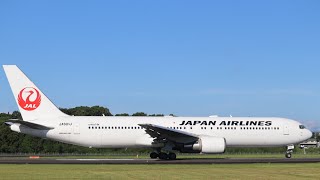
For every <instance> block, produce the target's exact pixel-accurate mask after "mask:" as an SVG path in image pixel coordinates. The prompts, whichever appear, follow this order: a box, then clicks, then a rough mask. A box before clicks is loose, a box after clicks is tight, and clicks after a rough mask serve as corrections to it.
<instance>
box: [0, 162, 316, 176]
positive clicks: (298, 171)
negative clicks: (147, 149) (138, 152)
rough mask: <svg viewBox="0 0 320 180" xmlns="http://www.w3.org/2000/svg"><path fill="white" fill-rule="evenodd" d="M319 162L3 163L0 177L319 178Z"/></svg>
mask: <svg viewBox="0 0 320 180" xmlns="http://www.w3.org/2000/svg"><path fill="white" fill-rule="evenodd" d="M319 169H320V163H315V164H244V165H28V164H26V165H9V164H3V165H0V179H213V178H214V179H246V180H248V179H319V176H320V172H319Z"/></svg>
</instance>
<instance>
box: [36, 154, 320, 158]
mask: <svg viewBox="0 0 320 180" xmlns="http://www.w3.org/2000/svg"><path fill="white" fill-rule="evenodd" d="M41 158H51V159H52V158H54V159H57V158H59V159H61V158H63V159H65V158H70V159H93V158H95V159H147V158H149V155H148V154H143V155H138V156H137V155H125V154H123V155H103V156H102V155H101V156H93V155H90V156H52V157H41ZM177 158H179V159H192V158H284V153H282V154H281V153H279V154H273V153H270V154H260V153H256V154H255V153H254V154H247V153H243V154H177ZM293 158H320V154H311V153H309V154H300V153H297V154H295V153H294V154H293Z"/></svg>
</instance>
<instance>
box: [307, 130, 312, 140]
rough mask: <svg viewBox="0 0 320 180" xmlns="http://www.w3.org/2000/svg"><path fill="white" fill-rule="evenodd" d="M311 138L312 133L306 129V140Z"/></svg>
mask: <svg viewBox="0 0 320 180" xmlns="http://www.w3.org/2000/svg"><path fill="white" fill-rule="evenodd" d="M311 137H312V132H311V131H310V130H309V129H307V132H306V139H310V138H311Z"/></svg>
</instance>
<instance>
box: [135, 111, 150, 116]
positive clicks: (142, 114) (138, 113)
mask: <svg viewBox="0 0 320 180" xmlns="http://www.w3.org/2000/svg"><path fill="white" fill-rule="evenodd" d="M132 116H147V114H146V113H144V112H136V113H134V114H132Z"/></svg>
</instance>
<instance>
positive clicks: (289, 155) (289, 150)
mask: <svg viewBox="0 0 320 180" xmlns="http://www.w3.org/2000/svg"><path fill="white" fill-rule="evenodd" d="M293 150H294V145H288V146H287V151H286V155H285V156H286V158H291V157H292V153H293Z"/></svg>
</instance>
